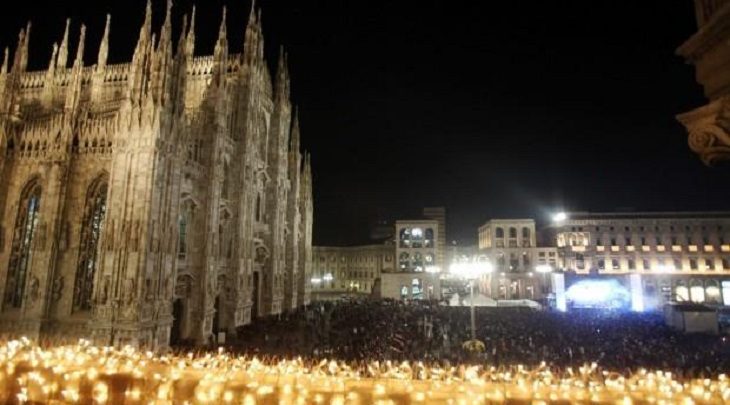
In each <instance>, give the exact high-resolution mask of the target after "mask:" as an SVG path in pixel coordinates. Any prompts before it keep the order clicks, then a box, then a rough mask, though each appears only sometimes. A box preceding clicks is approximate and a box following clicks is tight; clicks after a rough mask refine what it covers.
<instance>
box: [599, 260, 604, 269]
mask: <svg viewBox="0 0 730 405" xmlns="http://www.w3.org/2000/svg"><path fill="white" fill-rule="evenodd" d="M605 268H606V261H605V260H603V259H599V260H598V269H599V270H604V269H605Z"/></svg>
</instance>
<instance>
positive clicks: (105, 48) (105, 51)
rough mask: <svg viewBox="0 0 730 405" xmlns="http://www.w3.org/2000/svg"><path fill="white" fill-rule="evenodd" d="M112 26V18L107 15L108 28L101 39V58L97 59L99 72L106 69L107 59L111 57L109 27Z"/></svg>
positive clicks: (105, 28)
mask: <svg viewBox="0 0 730 405" xmlns="http://www.w3.org/2000/svg"><path fill="white" fill-rule="evenodd" d="M110 24H111V16H110V15H109V14H107V15H106V26H105V27H104V35H103V36H102V37H101V45H99V57H98V58H97V65H96V68H97V70H101V69H104V68H105V67H106V61H107V57H108V55H109V26H110Z"/></svg>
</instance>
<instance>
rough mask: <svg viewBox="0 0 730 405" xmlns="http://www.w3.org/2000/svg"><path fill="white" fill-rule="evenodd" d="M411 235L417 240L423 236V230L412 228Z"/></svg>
mask: <svg viewBox="0 0 730 405" xmlns="http://www.w3.org/2000/svg"><path fill="white" fill-rule="evenodd" d="M411 235H413V237H414V238H419V237H421V236H423V229H421V228H413V230H412V231H411Z"/></svg>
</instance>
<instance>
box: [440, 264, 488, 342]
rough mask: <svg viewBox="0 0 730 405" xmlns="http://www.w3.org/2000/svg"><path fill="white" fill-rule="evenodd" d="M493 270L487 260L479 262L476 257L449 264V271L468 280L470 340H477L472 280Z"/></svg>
mask: <svg viewBox="0 0 730 405" xmlns="http://www.w3.org/2000/svg"><path fill="white" fill-rule="evenodd" d="M493 270H494V268H493V267H492V264H491V263H489V262H481V261H479V260H478V259H477V258H474V259H472V260H471V261H465V262H457V263H453V264H451V267H450V268H449V271H450V272H451V273H452V274H454V275H456V276H458V277H461V278H464V279H466V280H468V281H469V306H470V307H471V308H470V310H471V340H472V341H476V340H477V328H476V316H475V314H474V282H475V281H476V280H477V279H478V278H479V277H481V276H482V275H484V274H487V273H491V272H492V271H493Z"/></svg>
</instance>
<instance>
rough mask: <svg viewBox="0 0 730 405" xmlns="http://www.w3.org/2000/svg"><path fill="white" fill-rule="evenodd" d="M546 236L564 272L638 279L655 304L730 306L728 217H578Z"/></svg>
mask: <svg viewBox="0 0 730 405" xmlns="http://www.w3.org/2000/svg"><path fill="white" fill-rule="evenodd" d="M546 232H547V233H548V234H549V237H550V238H552V240H554V241H555V244H556V246H557V249H558V254H559V258H558V267H559V268H561V269H563V270H565V271H568V272H575V273H576V274H579V275H580V274H604V275H616V276H621V275H628V274H639V275H641V276H642V282H643V287H644V294H645V295H646V296H647V300H648V301H649V302H653V303H655V304H661V303H663V302H667V301H694V302H707V303H715V304H721V303H723V302H725V303H726V304H728V303H730V212H627V213H587V212H575V213H566V214H565V215H561V216H560V217H559V218H558V219H557V220H556V221H554V222H553V223H552V224H551V225H550V226H549V227H547V228H546Z"/></svg>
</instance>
